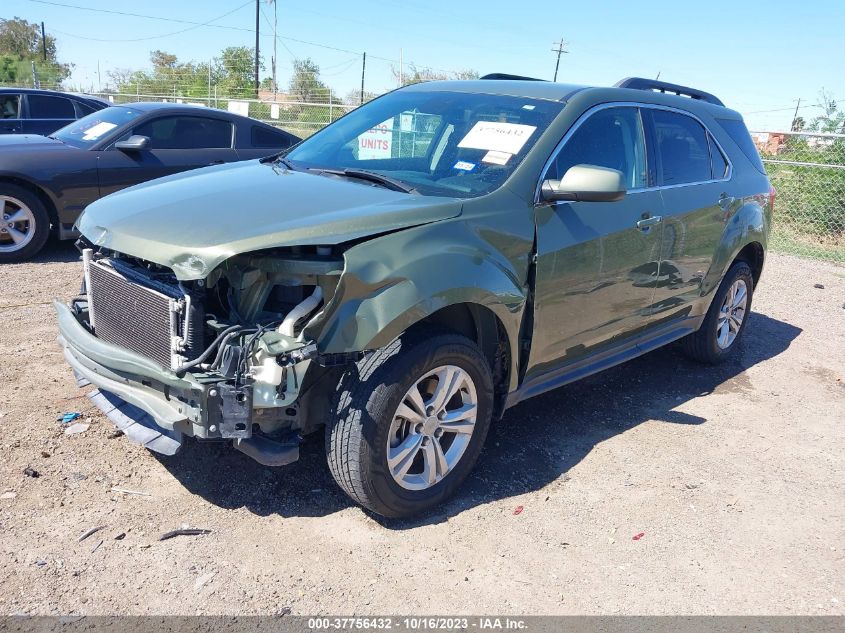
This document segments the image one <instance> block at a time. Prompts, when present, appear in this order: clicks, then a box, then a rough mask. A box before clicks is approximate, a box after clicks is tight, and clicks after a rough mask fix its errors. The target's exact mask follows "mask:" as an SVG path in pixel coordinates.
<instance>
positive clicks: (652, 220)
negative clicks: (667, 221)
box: [637, 215, 663, 230]
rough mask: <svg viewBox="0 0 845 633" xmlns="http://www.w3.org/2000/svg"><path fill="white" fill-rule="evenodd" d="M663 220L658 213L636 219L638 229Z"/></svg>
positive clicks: (647, 227)
mask: <svg viewBox="0 0 845 633" xmlns="http://www.w3.org/2000/svg"><path fill="white" fill-rule="evenodd" d="M662 221H663V218H662V217H661V216H659V215H652V216H650V217H648V218H643V219H642V220H638V221H637V228H638V229H643V230H646V229H649V228H651V227H652V226H654V225H655V224H660V223H661V222H662Z"/></svg>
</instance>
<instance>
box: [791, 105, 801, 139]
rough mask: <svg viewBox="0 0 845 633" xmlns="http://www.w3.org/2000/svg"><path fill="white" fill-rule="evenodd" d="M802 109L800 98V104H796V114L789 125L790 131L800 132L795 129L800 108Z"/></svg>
mask: <svg viewBox="0 0 845 633" xmlns="http://www.w3.org/2000/svg"><path fill="white" fill-rule="evenodd" d="M800 107H801V98H800V97H799V98H798V103H796V104H795V114H793V115H792V123H791V124H790V125H789V127H790V129H791V130H792V131H793V132H798V131H799V130H796V129H795V120H796V119H797V118H798V108H800Z"/></svg>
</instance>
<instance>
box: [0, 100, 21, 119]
mask: <svg viewBox="0 0 845 633" xmlns="http://www.w3.org/2000/svg"><path fill="white" fill-rule="evenodd" d="M20 111H21V96H20V95H9V94H5V95H0V117H2V118H4V119H19V118H21V116H20Z"/></svg>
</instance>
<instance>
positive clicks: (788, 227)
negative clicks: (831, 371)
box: [92, 83, 845, 264]
mask: <svg viewBox="0 0 845 633" xmlns="http://www.w3.org/2000/svg"><path fill="white" fill-rule="evenodd" d="M183 88H184V87H182V86H178V85H174V86H172V87H171V88H170V89H168V90H169V92H168V93H167V94H165V93H164V92H162V93H161V94H150V93H143V92H141V91H140V86H139V89H138V90H136V91H135V92H128V91H124V92H113V91H112V92H100V93H92V94H95V95H96V96H99V97H102V98H104V99H108V100H109V101H111V102H112V103H115V104H122V103H132V102H137V101H167V102H170V103H192V104H197V105H202V106H206V107H212V108H220V109H222V110H229V111H231V112H235V113H237V114H242V115H245V116H249V117H252V118H254V119H257V120H259V121H264V122H265V123H269V124H270V125H273V126H275V127H278V128H281V129H283V130H286V131H288V132H290V133H292V134H295V135H297V136H299V137H302V138H305V137H308V136H310V135H311V134H313V133H314V132H316V131H317V130H320V129H321V128H323V127H325V126H326V125H328V124H329V123H331V122H332V121H336V120H337V119H339V118H340V117H342V116H343V115H344V114H346V113H347V112H349V111H350V110H353V109H354V108H356V107H357V106H358V99H357V95H347V97H346V98H345V99H339V98H337V97H336V96H335V94H334V93H333V92H332V91H331V90H329V89H324V90H323V92H315V93H312V94H309V95H308V100H302V99H301V98H299V99H297V98H294V97H293V96H292V95H288V94H285V93H283V92H278V93H269V92H266V91H262V92H261V93H259V96H260V97H261V98H259V99H252V98H241V97H232V96H229V95H224V94H218V89H217V86H215V85H213V84H211V83H209V84H208V86H207V87H206V89H205V90H203V91H201V92H199V93H197V92H194V93H193V94H194V95H196V96H189V95H190V94H191V91H189V90H187V89H183ZM373 96H375V95H371V94H368V95H367V97H368V98H372V97H373ZM353 97H354V98H353ZM403 125H405V123H404V122H403ZM409 125H410V127H408V129H409V130H412V134H411V136H408V135H406V134H404V133H403V134H401V135H400V136H401V142H402V143H403V144H407V143H414V144H417V143H420V142H423V141H424V140H425V136H426V134H425V129H424V127H425V126H424V122H423V121H416V120H414V121H413V122H412V123H411V124H409ZM421 126H422V127H421ZM402 129H404V128H402ZM395 133H396V131H395V130H394V135H395ZM406 137H407V138H406ZM752 137H753V138H754V142H755V144H756V146H757V149H758V150H759V151H760V155H761V157H762V159H763V163H764V164H765V166H766V171H767V172H768V175H769V179H770V180H771V182H772V184H773V185H774V187H775V189H776V190H777V196H776V202H775V217H774V227H773V232H772V236H771V240H770V247H771V248H772V250H774V251H778V252H782V253H789V254H793V255H799V256H803V257H811V258H815V259H824V260H827V261H832V262H837V263H840V264H845V134H826V133H820V132H804V131H802V132H772V131H760V132H752ZM409 139H411V140H409Z"/></svg>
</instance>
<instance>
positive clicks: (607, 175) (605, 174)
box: [540, 165, 627, 202]
mask: <svg viewBox="0 0 845 633" xmlns="http://www.w3.org/2000/svg"><path fill="white" fill-rule="evenodd" d="M626 191H627V187H626V186H625V176H624V175H623V174H622V172H621V171H619V170H617V169H609V168H607V167H598V166H597V165H575V166H573V167H570V168H569V169H568V170H567V171H566V173H565V174H564V175H563V178H562V179H561V180H546V181H545V182H543V186H542V188H541V189H540V192H541V194H542V196H543V200H545V201H546V202H557V201H560V200H568V201H573V202H616V201H617V200H621V199H622V198H624V197H625V192H626Z"/></svg>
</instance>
